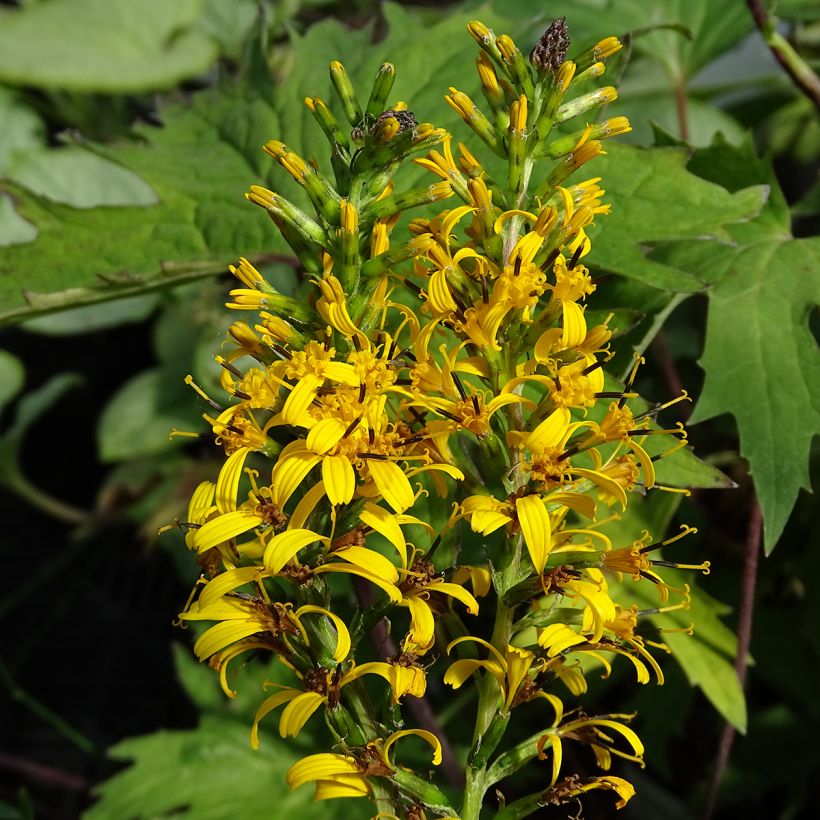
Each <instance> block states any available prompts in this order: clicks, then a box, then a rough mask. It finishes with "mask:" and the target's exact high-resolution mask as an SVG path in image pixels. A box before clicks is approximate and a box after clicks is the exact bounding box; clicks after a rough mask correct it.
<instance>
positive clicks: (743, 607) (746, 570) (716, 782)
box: [701, 497, 763, 820]
mask: <svg viewBox="0 0 820 820" xmlns="http://www.w3.org/2000/svg"><path fill="white" fill-rule="evenodd" d="M762 535H763V513H762V511H761V509H760V502H759V501H758V500H757V498H756V497H753V498H752V509H751V512H750V515H749V529H748V532H747V535H746V560H745V562H744V566H743V580H742V584H743V586H742V587H741V593H740V612H739V613H738V628H737V654H736V655H735V672H736V673H737V677H738V679H739V680H740V685H741V687H742V686H743V684H744V682H745V680H746V665H747V659H748V657H749V645H750V644H751V641H752V616H753V614H754V597H755V587H756V586H757V559H758V554H759V553H760V541H761V537H762ZM734 739H735V729H734V727H733V726H732V725H731V724H730V723H728V722H726V723H725V724H724V726H723V732H722V733H721V736H720V741H719V743H718V751H717V755H716V757H715V763H714V766H713V768H712V777H711V780H710V781H709V789H708V791H707V793H706V802H705V804H704V807H703V812H702V813H701V820H709V818H710V817H711V816H712V812H713V811H714V809H715V803H716V801H717V795H718V790H719V788H720V782H721V780H722V779H723V772H724V771H725V769H726V764H727V763H728V762H729V753H730V752H731V751H732V744H733V743H734Z"/></svg>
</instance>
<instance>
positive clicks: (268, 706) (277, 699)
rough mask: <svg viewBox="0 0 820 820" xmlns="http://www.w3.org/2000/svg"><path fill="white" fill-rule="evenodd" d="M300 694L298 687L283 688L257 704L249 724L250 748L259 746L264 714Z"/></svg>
mask: <svg viewBox="0 0 820 820" xmlns="http://www.w3.org/2000/svg"><path fill="white" fill-rule="evenodd" d="M302 694H304V693H303V692H300V691H299V690H298V689H284V690H282V691H281V692H276V693H275V694H273V695H271V696H270V697H268V698H265V700H263V701H262V703H260V704H259V708H258V709H257V710H256V715H255V716H254V718H253V724H252V725H251V748H252V749H258V748H259V721H261V720H262V718H263V717H265V715H267V714H268V713H269V712H272V711H273V710H274V709H276V708H278V707H279V706H281V705H282V704H283V703H287V702H288V701H291V700H293V699H294V698H297V697H299V695H302ZM291 788H292V787H291Z"/></svg>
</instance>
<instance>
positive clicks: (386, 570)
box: [333, 546, 399, 584]
mask: <svg viewBox="0 0 820 820" xmlns="http://www.w3.org/2000/svg"><path fill="white" fill-rule="evenodd" d="M333 554H334V555H335V556H336V557H337V558H341V559H343V560H344V561H350V563H351V564H355V565H356V566H357V567H361V568H362V569H363V570H365V571H366V572H368V573H370V574H371V575H375V576H376V577H378V578H382V579H384V580H385V581H387V582H388V583H390V584H395V583H396V582H397V581H398V580H399V573H398V570H397V569H396V568H395V567H394V566H393V564H391V563H390V561H388V560H387V558H385V557H384V556H383V555H382V554H381V553H379V552H376V551H375V550H371V549H368V548H367V547H357V546H351V547H342V548H341V549H338V550H335V551H334V553H333Z"/></svg>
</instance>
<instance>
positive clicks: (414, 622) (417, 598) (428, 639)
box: [399, 558, 478, 652]
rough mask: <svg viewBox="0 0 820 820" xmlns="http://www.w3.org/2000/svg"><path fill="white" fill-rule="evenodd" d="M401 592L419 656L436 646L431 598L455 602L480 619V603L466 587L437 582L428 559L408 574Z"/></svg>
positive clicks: (412, 641) (438, 579) (433, 569)
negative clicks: (448, 599)
mask: <svg viewBox="0 0 820 820" xmlns="http://www.w3.org/2000/svg"><path fill="white" fill-rule="evenodd" d="M399 590H401V592H402V600H401V602H400V603H401V605H402V606H406V607H407V608H408V609H409V610H410V631H409V633H408V640H409V641H410V642H411V644H412V645H413V646H414V647H416V648H417V649H418V651H419V652H425V651H426V650H427V649H429V648H430V646H432V644H433V638H434V633H435V626H436V624H435V618H434V616H433V609H432V607H431V606H430V603H429V601H430V596H431V594H432V595H447V596H449V597H451V598H455V599H456V600H458V601H461V603H463V604H464V605H465V606H466V607H467V612H469V614H470V615H478V601H476V599H475V598H474V597H473V596H472V595H471V594H470V593H469V592H467V590H466V589H464V587H462V586H459V585H458V584H451V583H448V582H446V581H444V580H441V579H440V578H437V577H436V570H435V567H434V566H433V564H432V563H431V562H430V561H428V560H425V559H424V558H421V559H419V560H418V561H416V562H415V563H414V564H413V565H412V566H411V567H410V568H409V569H407V570H405V571H404V579H403V580H402V582H401V583H400V584H399Z"/></svg>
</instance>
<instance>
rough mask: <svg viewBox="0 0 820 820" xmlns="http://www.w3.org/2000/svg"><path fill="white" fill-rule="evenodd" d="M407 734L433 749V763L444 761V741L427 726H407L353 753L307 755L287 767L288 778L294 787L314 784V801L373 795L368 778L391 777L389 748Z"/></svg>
mask: <svg viewBox="0 0 820 820" xmlns="http://www.w3.org/2000/svg"><path fill="white" fill-rule="evenodd" d="M408 735H415V736H417V737H420V738H422V740H424V741H426V742H427V743H429V744H430V746H431V747H432V748H433V765H435V766H438V765H439V764H440V763H441V743H440V742H439V740H438V738H437V737H436V736H435V735H434V734H432V732H428V731H426V730H424V729H404V730H402V731H400V732H394V733H393V734H392V735H390V736H389V737H387V738H386V739H385V740H384V741H383V742H382V741H380V740H375V741H373V742H372V743H369V744H368V745H367V746H365V747H356V748H352V749H350V753H349V754H346V755H342V754H332V753H324V754H315V755H308V756H307V757H305V758H303V759H302V760H300V761H299V762H298V763H294V764H293V765H292V766H291V767H290V769H288V772H287V774H286V775H285V780H286V781H287V784H288V786H290V788H291V789H298V788H299V786H302V785H304V784H305V783H314V784H315V785H316V792H315V794H314V797H313V799H314V800H327V799H329V798H333V797H365V796H367V795H369V794H370V785H369V783H368V782H367V778H368V777H390V776H391V775H392V773H393V771H394V770H395V768H396V767H395V764H394V763H393V762H392V761H391V760H390V748H391V747H392V746H393V744H394V743H396V741H398V740H400V739H401V738H403V737H407V736H408Z"/></svg>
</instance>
